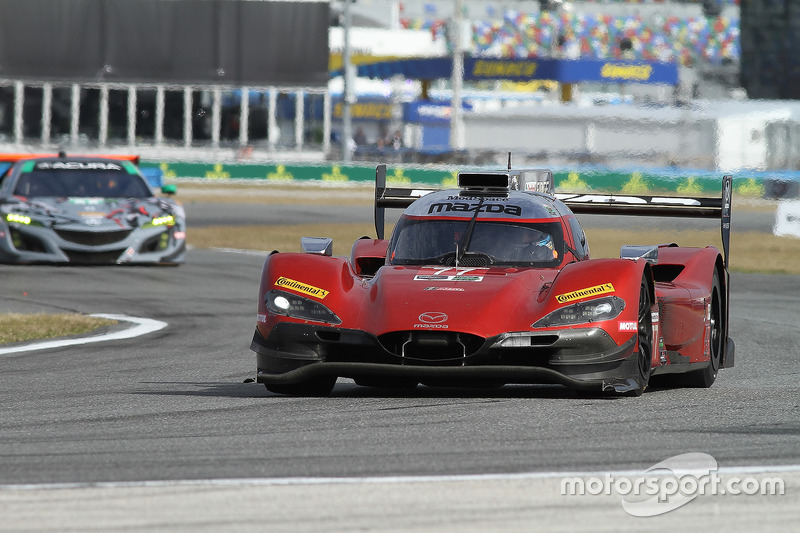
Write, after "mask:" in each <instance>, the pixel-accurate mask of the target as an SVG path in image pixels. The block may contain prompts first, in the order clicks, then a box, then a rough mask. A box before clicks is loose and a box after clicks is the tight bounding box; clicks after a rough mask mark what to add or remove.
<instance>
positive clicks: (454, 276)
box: [414, 267, 488, 281]
mask: <svg viewBox="0 0 800 533" xmlns="http://www.w3.org/2000/svg"><path fill="white" fill-rule="evenodd" d="M476 270H477V271H480V270H488V269H486V268H479V267H477V268H459V269H456V268H454V267H447V268H423V269H421V270H420V271H419V274H417V275H416V276H414V281H483V276H479V275H475V274H469V273H470V272H475V271H476Z"/></svg>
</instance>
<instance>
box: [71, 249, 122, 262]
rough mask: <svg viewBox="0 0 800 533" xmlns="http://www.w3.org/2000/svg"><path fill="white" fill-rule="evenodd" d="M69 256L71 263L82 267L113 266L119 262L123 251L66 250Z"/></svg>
mask: <svg viewBox="0 0 800 533" xmlns="http://www.w3.org/2000/svg"><path fill="white" fill-rule="evenodd" d="M64 253H65V254H67V257H68V258H69V261H70V263H75V264H80V265H112V264H114V263H116V262H117V259H119V256H120V255H122V250H114V251H111V252H75V251H72V250H64Z"/></svg>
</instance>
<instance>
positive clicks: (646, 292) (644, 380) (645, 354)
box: [628, 277, 653, 396]
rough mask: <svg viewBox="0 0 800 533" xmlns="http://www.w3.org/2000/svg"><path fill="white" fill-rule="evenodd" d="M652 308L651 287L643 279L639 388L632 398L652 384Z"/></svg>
mask: <svg viewBox="0 0 800 533" xmlns="http://www.w3.org/2000/svg"><path fill="white" fill-rule="evenodd" d="M651 306H652V301H651V300H650V287H649V285H648V284H647V278H645V277H642V284H641V286H640V287H639V311H638V317H637V318H638V320H637V322H638V328H637V336H638V339H637V345H638V346H639V352H638V355H637V363H638V375H637V377H636V380H637V382H638V387H636V388H635V389H634V390H632V391H630V392H629V393H628V394H629V395H630V396H641V395H642V393H643V392H644V391H645V389H647V384H648V383H649V382H650V364H651V362H652V359H653V315H652V314H651V309H650V307H651Z"/></svg>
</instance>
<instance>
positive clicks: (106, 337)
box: [0, 314, 167, 355]
mask: <svg viewBox="0 0 800 533" xmlns="http://www.w3.org/2000/svg"><path fill="white" fill-rule="evenodd" d="M90 316H94V317H98V318H107V319H109V320H118V321H120V322H131V323H132V324H135V325H134V326H133V327H130V328H128V329H124V330H122V331H115V332H113V333H105V334H103V335H95V336H93V337H81V338H79V339H61V340H55V341H45V342H37V343H34V344H26V345H24V346H14V347H12V348H0V355H3V354H8V353H19V352H29V351H31V350H45V349H47V348H62V347H64V346H75V345H77V344H88V343H90V342H105V341H114V340H119V339H130V338H132V337H139V336H140V335H147V334H148V333H153V332H154V331H158V330H160V329H164V328H165V327H167V323H166V322H161V321H160V320H153V319H151V318H137V317H135V316H128V315H107V314H95V315H90Z"/></svg>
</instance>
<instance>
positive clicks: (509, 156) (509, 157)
mask: <svg viewBox="0 0 800 533" xmlns="http://www.w3.org/2000/svg"><path fill="white" fill-rule="evenodd" d="M508 170H511V152H508Z"/></svg>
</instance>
